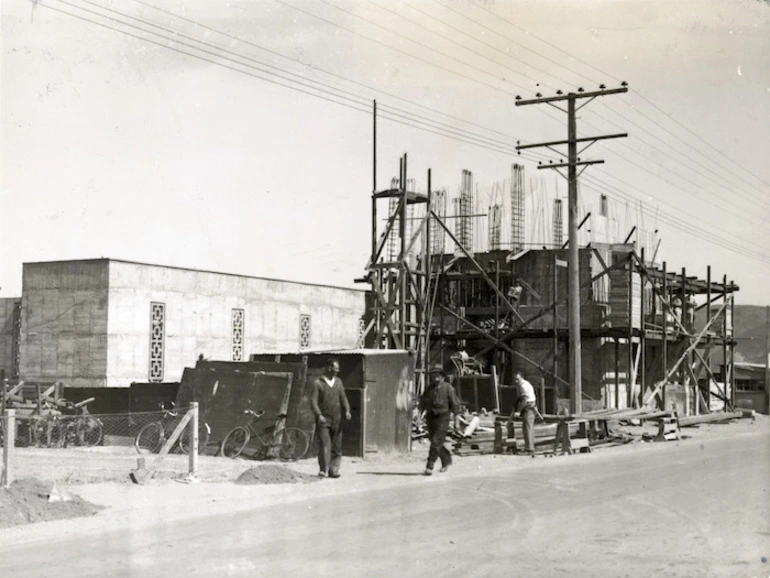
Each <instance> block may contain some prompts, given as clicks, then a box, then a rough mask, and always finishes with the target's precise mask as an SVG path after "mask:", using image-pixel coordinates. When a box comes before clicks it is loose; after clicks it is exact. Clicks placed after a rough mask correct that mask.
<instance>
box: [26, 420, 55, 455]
mask: <svg viewBox="0 0 770 578" xmlns="http://www.w3.org/2000/svg"><path fill="white" fill-rule="evenodd" d="M29 444H30V445H31V446H35V447H38V448H47V447H49V446H50V445H51V423H50V420H48V419H47V418H44V417H34V418H32V420H31V421H30V424H29Z"/></svg>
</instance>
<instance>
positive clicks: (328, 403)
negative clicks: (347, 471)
mask: <svg viewBox="0 0 770 578" xmlns="http://www.w3.org/2000/svg"><path fill="white" fill-rule="evenodd" d="M339 372H340V364H339V361H337V360H336V359H330V360H329V361H328V362H327V363H326V368H325V369H324V374H323V375H322V376H321V377H319V378H318V379H316V380H315V381H314V382H313V385H312V387H311V397H310V406H311V407H312V409H313V413H315V417H316V435H317V436H318V442H319V448H318V465H319V467H320V469H319V471H318V476H319V477H321V478H325V477H326V476H329V477H330V478H339V477H340V462H341V461H342V412H343V410H344V412H345V419H347V420H350V404H349V403H348V398H347V396H346V395H345V388H344V387H343V385H342V380H341V379H340V378H339V377H337V374H339Z"/></svg>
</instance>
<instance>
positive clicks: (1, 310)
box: [0, 297, 21, 379]
mask: <svg viewBox="0 0 770 578" xmlns="http://www.w3.org/2000/svg"><path fill="white" fill-rule="evenodd" d="M18 302H21V297H10V298H4V299H0V370H2V371H3V373H4V375H5V377H6V378H8V379H11V378H12V377H13V352H14V349H13V341H14V337H15V333H16V332H15V331H14V326H13V325H14V324H13V310H14V307H15V305H16V303H18Z"/></svg>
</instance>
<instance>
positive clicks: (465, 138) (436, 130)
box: [43, 0, 515, 156]
mask: <svg viewBox="0 0 770 578" xmlns="http://www.w3.org/2000/svg"><path fill="white" fill-rule="evenodd" d="M57 1H58V2H60V3H63V4H67V5H71V4H70V3H69V2H66V0H57ZM43 6H45V7H46V8H48V9H50V10H54V11H56V12H60V13H62V14H66V15H68V16H71V17H74V18H77V19H79V20H82V21H85V22H89V23H91V24H95V25H98V26H101V27H103V28H106V29H109V30H113V31H115V32H118V33H120V34H124V35H126V36H130V37H133V38H136V39H137V40H140V41H143V42H149V43H151V44H154V45H156V46H160V47H162V48H166V49H168V50H172V51H174V52H177V53H179V54H183V55H185V56H189V57H192V58H197V59H199V60H203V61H205V62H208V63H210V64H214V65H216V66H222V67H224V68H227V69H229V70H232V71H234V72H239V73H241V74H245V75H247V76H251V77H253V78H257V79H260V80H264V81H266V82H270V83H272V84H276V85H278V86H282V87H285V88H289V89H291V90H294V91H297V92H300V93H303V94H306V95H308V96H314V97H316V98H320V99H322V100H325V101H327V102H332V103H334V104H338V105H340V106H344V107H346V108H349V109H351V110H356V111H358V112H363V113H366V114H371V110H370V109H369V108H362V107H364V106H367V105H368V104H369V103H368V101H367V102H363V101H356V100H354V99H352V98H349V97H344V96H340V95H336V94H333V96H334V97H335V98H341V99H343V100H347V101H349V102H347V103H346V102H341V101H339V100H335V98H330V97H328V96H322V95H321V94H317V93H314V92H311V91H309V90H305V89H302V88H299V87H297V86H293V85H292V84H287V83H291V82H294V83H297V84H300V85H303V86H309V87H311V88H314V87H312V85H307V84H303V83H301V82H299V81H296V80H292V79H286V78H284V77H281V76H278V78H279V79H281V80H284V81H286V82H279V81H277V80H275V79H271V78H268V77H265V76H262V75H260V74H255V73H252V72H249V71H247V70H243V69H241V68H237V67H235V66H230V65H227V64H224V63H222V62H219V61H216V60H212V59H210V58H206V57H205V56H201V55H199V54H195V53H192V52H187V51H185V50H181V49H179V48H175V47H173V46H169V45H167V44H163V43H162V42H157V41H155V40H152V39H150V38H147V37H143V36H139V35H137V34H133V33H131V32H128V31H125V30H121V29H119V28H116V27H113V26H110V25H108V24H104V23H103V22H98V21H96V20H92V19H90V18H86V17H84V16H82V15H79V14H74V13H72V12H68V11H66V10H61V9H59V8H55V7H53V6H50V5H49V4H44V5H43ZM74 7H75V8H76V9H78V10H83V11H86V12H90V13H93V14H97V13H96V12H94V11H92V10H88V9H86V8H82V7H79V6H74ZM97 15H98V16H101V17H103V18H107V19H110V20H113V21H115V19H114V18H110V17H108V16H104V15H102V14H97ZM118 22H119V23H120V24H123V25H125V26H131V27H133V28H138V27H136V26H133V25H130V24H126V23H124V22H120V21H118ZM141 30H142V31H143V32H148V33H150V34H154V35H156V36H159V37H161V38H164V39H166V40H170V41H172V42H176V43H178V44H182V45H185V46H188V47H190V45H188V44H186V43H181V42H178V41H175V40H173V39H169V38H167V37H165V36H163V35H161V34H158V33H155V32H152V31H149V30H144V29H141ZM204 44H205V43H204ZM192 48H193V49H194V50H198V51H201V52H204V53H207V54H210V55H213V56H215V57H217V58H222V59H224V60H229V61H231V62H234V63H235V64H238V65H240V66H244V67H246V68H255V67H254V66H252V65H248V64H245V63H241V62H237V61H234V60H232V59H230V58H227V57H225V56H222V55H218V54H215V53H212V52H210V51H207V50H203V49H201V48H198V47H192ZM263 74H272V73H269V72H264V71H263ZM317 90H320V89H317ZM322 92H328V91H322ZM350 102H352V103H353V104H350ZM355 104H357V105H360V106H354V105H355ZM392 115H394V116H392ZM378 116H379V117H380V118H385V119H387V120H390V121H391V122H395V123H397V124H401V125H404V126H408V127H411V128H415V129H417V130H422V131H424V132H428V133H432V134H436V135H438V136H443V137H445V138H450V139H452V140H456V141H458V142H463V143H465V144H470V145H472V146H477V147H480V148H484V149H486V150H490V151H492V152H496V153H502V154H507V155H511V156H513V155H514V154H515V151H514V150H513V149H512V148H511V149H508V150H504V149H502V148H501V147H500V144H499V143H494V142H491V141H490V142H484V141H483V140H482V139H483V138H484V137H480V138H479V139H478V140H473V139H474V138H476V137H474V136H471V135H465V134H464V135H460V136H458V135H456V134H448V133H447V132H445V131H444V130H443V129H441V128H440V127H433V128H426V127H425V126H419V125H417V124H414V122H419V123H420V124H422V125H425V124H426V122H423V121H414V120H413V121H412V122H405V121H404V120H401V119H400V118H398V117H401V118H407V117H405V116H404V115H397V114H395V113H393V112H390V113H387V112H386V113H384V114H379V115H378ZM427 122H429V121H427ZM493 145H494V146H493ZM511 146H512V145H511Z"/></svg>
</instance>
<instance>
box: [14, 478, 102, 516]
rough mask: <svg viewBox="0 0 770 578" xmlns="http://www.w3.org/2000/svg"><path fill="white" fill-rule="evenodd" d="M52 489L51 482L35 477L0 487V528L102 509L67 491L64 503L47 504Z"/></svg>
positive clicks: (62, 501) (95, 511) (91, 513)
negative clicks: (6, 486)
mask: <svg viewBox="0 0 770 578" xmlns="http://www.w3.org/2000/svg"><path fill="white" fill-rule="evenodd" d="M52 488H53V484H52V483H46V482H42V481H40V480H38V479H36V478H23V479H20V480H15V481H14V482H13V483H12V484H11V487H10V488H7V489H5V488H0V528H9V527H11V526H19V525H21V524H32V523H34V522H47V521H49V520H64V519H67V518H80V517H82V516H92V515H94V514H96V513H97V512H98V511H99V510H101V509H102V508H101V507H100V506H95V505H94V504H91V503H89V502H86V501H85V500H83V499H82V498H80V497H78V496H74V495H71V494H67V493H66V492H65V493H64V495H65V496H66V498H67V499H66V500H61V499H59V500H58V501H49V495H50V494H51V490H52ZM55 496H56V494H55ZM56 497H61V496H60V495H58V496H56Z"/></svg>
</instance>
